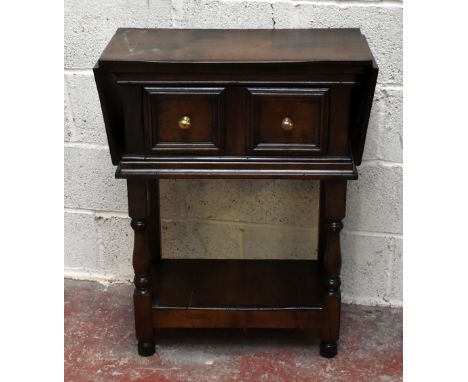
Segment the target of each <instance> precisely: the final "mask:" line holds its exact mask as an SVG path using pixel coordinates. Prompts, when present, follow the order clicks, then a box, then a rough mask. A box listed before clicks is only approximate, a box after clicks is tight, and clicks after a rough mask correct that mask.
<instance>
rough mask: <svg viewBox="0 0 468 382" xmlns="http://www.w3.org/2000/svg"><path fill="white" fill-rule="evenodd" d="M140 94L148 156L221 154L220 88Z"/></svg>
mask: <svg viewBox="0 0 468 382" xmlns="http://www.w3.org/2000/svg"><path fill="white" fill-rule="evenodd" d="M144 91H145V129H146V134H147V137H148V139H147V141H148V142H147V152H148V153H159V154H164V153H166V154H172V153H173V154H197V153H200V154H210V153H212V154H220V153H221V149H222V141H223V91H224V88H149V87H147V88H145V89H144Z"/></svg>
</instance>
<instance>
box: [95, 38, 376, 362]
mask: <svg viewBox="0 0 468 382" xmlns="http://www.w3.org/2000/svg"><path fill="white" fill-rule="evenodd" d="M377 73H378V68H377V66H376V63H375V61H374V59H373V57H372V54H371V51H370V49H369V47H368V45H367V42H366V39H365V37H364V36H363V35H362V34H361V33H360V31H359V29H310V30H306V29H303V30H176V29H118V30H117V32H116V33H115V35H114V36H113V37H112V39H111V41H110V42H109V44H108V45H107V47H106V48H105V50H104V52H103V53H102V55H101V58H100V59H99V61H98V63H97V64H96V66H95V68H94V76H95V80H96V85H97V89H98V92H99V97H100V102H101V107H102V113H103V116H104V121H105V126H106V132H107V138H108V142H109V149H110V154H111V158H112V163H113V164H114V165H116V166H117V171H116V177H117V178H123V179H127V187H128V208H129V215H130V217H131V226H132V228H133V230H134V232H135V237H134V251H133V267H134V270H135V280H134V282H135V293H134V309H135V328H136V337H137V339H138V352H139V354H140V355H142V356H149V355H152V354H153V353H154V351H155V342H154V331H155V330H156V329H159V328H302V329H310V328H315V329H318V330H319V332H320V337H321V345H320V354H321V355H322V356H323V357H333V356H335V355H336V354H337V341H338V337H339V329H340V305H341V296H340V283H341V282H340V268H341V253H340V231H341V229H342V228H343V224H342V219H343V218H344V216H345V203H346V182H347V181H348V180H353V179H357V171H356V165H359V164H360V163H361V159H362V153H363V149H364V142H365V138H366V130H367V125H368V120H369V114H370V110H371V105H372V100H373V96H374V89H375V84H376V79H377ZM162 178H255V179H257V178H283V179H313V180H320V189H321V191H320V211H319V214H320V217H319V244H318V259H317V260H271V261H270V260H222V259H219V260H201V259H198V260H197V259H190V260H182V259H180V260H175V259H171V260H170V259H165V258H163V257H162V256H161V232H160V216H159V183H158V180H159V179H162Z"/></svg>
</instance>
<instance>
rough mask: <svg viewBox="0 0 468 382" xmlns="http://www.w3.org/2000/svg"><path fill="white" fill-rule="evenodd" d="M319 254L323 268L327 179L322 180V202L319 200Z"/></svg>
mask: <svg viewBox="0 0 468 382" xmlns="http://www.w3.org/2000/svg"><path fill="white" fill-rule="evenodd" d="M318 230H319V232H318V234H319V235H318V248H317V249H318V255H317V261H318V264H319V267H320V269H323V257H324V254H325V247H326V244H327V219H326V217H325V181H324V180H321V181H320V202H319V220H318Z"/></svg>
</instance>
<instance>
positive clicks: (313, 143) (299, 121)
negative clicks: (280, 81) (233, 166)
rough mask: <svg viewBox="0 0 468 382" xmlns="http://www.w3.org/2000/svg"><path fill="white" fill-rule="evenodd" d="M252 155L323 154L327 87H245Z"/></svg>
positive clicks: (325, 131)
mask: <svg viewBox="0 0 468 382" xmlns="http://www.w3.org/2000/svg"><path fill="white" fill-rule="evenodd" d="M248 90H249V93H250V135H249V137H250V144H249V146H250V147H249V149H250V151H251V153H252V154H259V155H262V154H272V155H294V154H297V155H315V154H323V153H324V146H325V138H326V133H327V129H328V89H326V88H324V89H322V88H314V89H302V88H298V89H287V88H286V89H284V88H249V89H248Z"/></svg>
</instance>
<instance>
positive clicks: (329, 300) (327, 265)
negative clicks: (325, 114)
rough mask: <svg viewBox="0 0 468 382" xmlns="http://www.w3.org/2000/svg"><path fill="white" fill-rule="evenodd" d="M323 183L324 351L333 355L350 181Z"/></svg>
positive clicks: (329, 355)
mask: <svg viewBox="0 0 468 382" xmlns="http://www.w3.org/2000/svg"><path fill="white" fill-rule="evenodd" d="M323 185H324V190H323V192H324V195H323V207H324V208H323V214H324V216H323V218H324V221H325V222H326V223H324V225H325V236H326V238H325V248H324V252H323V259H322V270H323V276H324V284H325V309H324V311H323V321H322V331H321V339H322V343H321V345H320V355H321V356H322V357H326V358H332V357H334V356H335V355H336V354H337V351H338V346H337V342H338V338H339V334H340V311H341V292H340V285H341V280H340V271H341V248H340V231H341V230H342V229H343V223H342V222H341V220H342V219H343V218H344V217H345V213H346V181H343V180H333V181H325V182H324V184H323Z"/></svg>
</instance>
